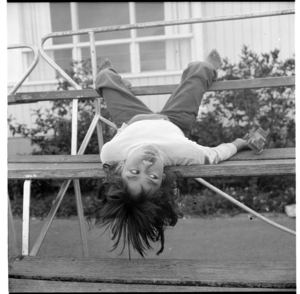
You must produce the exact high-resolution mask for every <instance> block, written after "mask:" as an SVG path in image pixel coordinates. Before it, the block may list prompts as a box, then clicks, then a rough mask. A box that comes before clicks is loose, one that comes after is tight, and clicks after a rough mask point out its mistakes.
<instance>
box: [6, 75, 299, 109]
mask: <svg viewBox="0 0 300 294" xmlns="http://www.w3.org/2000/svg"><path fill="white" fill-rule="evenodd" d="M294 85H295V77H294V76H291V77H272V78H257V79H246V80H233V81H219V82H214V83H213V84H212V85H211V87H210V88H209V89H208V92H210V91H227V90H243V89H258V88H273V87H291V86H294ZM177 87H178V85H177V84H172V85H156V86H143V87H132V88H130V90H131V92H132V93H133V94H134V95H136V96H144V95H161V94H172V93H173V92H174V91H175V89H176V88H177ZM95 98H100V96H99V94H98V92H97V91H96V90H94V89H83V90H68V91H48V92H47V91H44V92H27V93H21V92H20V93H16V94H15V95H8V96H7V101H8V105H11V104H19V103H32V102H38V101H50V100H61V99H95Z"/></svg>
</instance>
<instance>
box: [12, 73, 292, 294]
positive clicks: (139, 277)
mask: <svg viewBox="0 0 300 294" xmlns="http://www.w3.org/2000/svg"><path fill="white" fill-rule="evenodd" d="M294 84H295V80H294V77H283V78H265V79H253V80H249V81H245V80H244V81H225V82H215V83H214V84H213V85H212V87H211V88H210V91H212V90H214V91H219V90H225V89H226V90H228V89H236V90H238V89H245V88H247V89H249V88H261V87H278V86H293V85H294ZM175 87H176V85H167V86H151V87H136V88H132V91H133V93H134V94H136V95H149V94H152V95H154V94H166V93H169V94H170V93H171V92H172V91H173V90H174V88H175ZM81 98H84V99H95V98H99V96H98V94H97V92H96V91H95V90H73V91H57V92H38V93H17V94H15V95H10V96H8V103H9V104H15V103H32V102H36V101H43V100H56V99H81ZM167 169H169V170H172V171H176V172H178V173H179V175H180V176H181V177H189V178H196V177H231V176H262V175H270V176H273V175H294V174H295V148H279V149H266V150H264V152H263V153H262V154H260V155H255V154H254V152H253V151H242V152H240V153H238V154H236V155H234V156H233V157H232V158H230V159H229V160H228V161H225V162H222V163H220V164H218V165H206V166H202V165H201V166H198V165H194V166H173V167H167ZM104 176H105V174H104V171H103V169H102V164H101V162H100V158H99V155H55V156H53V155H51V156H13V157H10V158H9V159H8V178H9V179H22V180H35V179H63V180H71V179H84V178H103V177H104ZM25 182H26V181H25ZM50 223H51V222H50ZM50 223H48V226H50ZM33 247H35V246H33ZM36 252H37V251H36ZM36 252H31V253H30V255H35V254H36ZM9 265H10V267H9V277H10V291H12V292H18V291H21V292H22V291H26V289H28V290H31V291H38V292H39V291H41V292H42V291H43V290H44V289H47V291H50V290H51V291H52V290H57V291H74V292H75V291H122V292H123V291H153V290H154V291H169V292H176V291H217V290H220V287H222V291H224V292H225V291H246V290H249V289H251V290H253V291H255V290H257V291H258V290H259V291H262V290H266V291H267V290H270V289H272V291H292V292H294V291H295V288H296V266H295V263H291V262H290V261H287V262H269V261H261V262H248V261H247V262H246V261H245V262H243V261H241V262H239V263H236V262H230V261H229V262H225V263H224V262H220V263H215V262H209V261H205V260H197V261H195V260H159V261H158V260H131V261H128V260H124V259H99V260H97V259H89V258H71V259H70V258H43V257H35V256H27V257H24V256H22V257H21V256H19V257H12V258H11V259H10V261H9ZM125 268H126V271H124V269H125ZM154 286H155V287H154Z"/></svg>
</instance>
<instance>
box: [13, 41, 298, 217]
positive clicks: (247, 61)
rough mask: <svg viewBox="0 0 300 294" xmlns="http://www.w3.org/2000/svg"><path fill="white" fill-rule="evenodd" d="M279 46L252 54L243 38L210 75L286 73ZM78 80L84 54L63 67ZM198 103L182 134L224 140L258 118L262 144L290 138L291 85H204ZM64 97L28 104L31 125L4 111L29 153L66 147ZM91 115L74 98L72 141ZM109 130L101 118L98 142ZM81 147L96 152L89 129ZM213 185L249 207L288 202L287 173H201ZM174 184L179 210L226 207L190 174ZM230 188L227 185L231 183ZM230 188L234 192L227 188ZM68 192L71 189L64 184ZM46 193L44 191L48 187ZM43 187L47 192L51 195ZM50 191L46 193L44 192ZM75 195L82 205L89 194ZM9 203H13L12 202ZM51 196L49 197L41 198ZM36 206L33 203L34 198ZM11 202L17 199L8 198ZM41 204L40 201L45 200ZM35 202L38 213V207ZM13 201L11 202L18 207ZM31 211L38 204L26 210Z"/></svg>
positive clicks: (289, 69) (17, 191)
mask: <svg viewBox="0 0 300 294" xmlns="http://www.w3.org/2000/svg"><path fill="white" fill-rule="evenodd" d="M278 54H279V50H276V49H275V50H274V51H271V52H270V53H268V54H267V53H265V54H261V55H258V54H256V53H254V52H252V51H250V50H249V49H248V47H246V46H244V47H243V48H242V53H241V56H240V61H239V62H238V63H237V64H232V63H230V62H229V60H228V59H227V58H225V59H224V60H223V66H222V72H221V74H220V75H219V78H218V80H240V79H251V78H263V77H276V76H290V75H294V74H295V60H294V58H290V59H287V60H286V61H279V60H278ZM66 72H67V73H68V75H69V76H70V77H71V78H73V79H74V80H75V81H76V82H77V83H78V84H79V85H80V86H82V88H84V89H86V88H92V71H91V63H90V60H87V61H81V62H73V64H72V65H71V67H70V68H69V69H67V70H66ZM68 89H71V85H70V84H69V83H68V82H67V81H66V80H64V79H62V78H58V90H68ZM203 106H204V107H205V111H203V112H202V113H201V115H200V117H199V118H198V119H197V120H196V122H195V124H194V126H193V129H192V131H191V134H190V139H191V140H193V141H195V142H197V143H198V144H201V145H204V146H216V145H218V144H221V143H224V142H231V141H233V140H234V139H236V138H238V137H243V136H244V135H245V134H246V133H247V132H249V131H250V130H255V129H256V128H258V126H261V127H262V128H263V129H264V130H267V131H268V132H269V136H268V144H267V148H280V147H294V146H295V119H294V116H295V90H294V87H280V88H278V87H277V88H264V89H257V90H252V89H250V90H243V91H219V92H214V93H207V94H206V95H205V97H204V98H203ZM71 107H72V105H71V102H70V101H67V100H61V101H55V102H52V107H51V108H50V109H47V110H46V111H45V112H42V110H41V109H39V110H37V111H35V112H34V115H35V116H36V122H35V123H36V127H34V128H31V129H29V128H27V127H26V126H25V125H21V124H18V123H15V122H13V119H12V118H10V119H9V127H10V129H11V130H12V132H13V133H19V134H22V135H23V136H25V137H30V138H31V141H32V143H33V144H37V145H38V146H39V150H34V151H33V154H70V152H71V150H70V147H71V146H70V145H71V144H70V142H71V120H70V117H69V113H70V109H71ZM101 114H102V116H103V117H105V118H106V119H109V120H111V118H110V115H109V112H108V111H107V109H106V104H105V102H104V101H101ZM93 116H94V107H93V102H92V101H90V100H79V103H78V146H80V143H81V142H82V140H83V138H84V136H85V134H86V132H87V130H88V127H89V126H90V123H91V121H92V118H93ZM114 133H115V131H114V130H113V129H112V128H111V127H109V126H108V125H106V124H103V138H104V142H107V141H109V140H110V139H111V138H112V137H113V136H114ZM85 153H86V154H98V153H99V149H98V142H97V137H96V134H93V136H92V138H91V140H90V142H89V144H88V146H87V149H86V152H85ZM207 180H208V181H209V182H210V183H212V184H213V185H215V186H217V187H219V188H220V189H222V190H223V191H228V192H230V193H231V194H235V195H233V196H234V197H237V198H238V200H241V201H242V202H243V203H245V204H246V205H249V206H250V207H252V208H253V209H255V210H257V211H268V210H269V211H283V209H284V205H285V204H290V203H294V202H295V177H293V176H289V177H287V176H285V177H259V178H257V177H254V178H253V177H235V178H234V179H231V178H229V179H228V178H209V179H207ZM80 183H81V190H82V191H83V192H84V193H85V194H87V195H91V191H92V190H93V189H94V187H95V186H96V185H97V180H94V179H91V180H81V181H80ZM59 185H60V184H59V181H52V180H49V181H33V187H32V198H36V199H40V197H41V195H45V193H46V195H47V192H49V191H50V192H52V194H53V189H58V188H59ZM178 186H179V188H180V190H181V192H182V195H185V196H184V197H183V202H182V209H183V211H184V212H185V213H196V214H201V215H207V214H210V213H220V212H225V211H227V212H230V211H232V212H234V211H239V208H236V207H235V208H234V207H233V204H231V203H230V202H228V201H227V200H223V199H220V197H219V196H212V195H213V194H214V193H213V192H211V191H208V190H207V189H206V188H204V187H202V186H201V185H200V184H199V183H197V182H196V181H194V180H192V179H180V180H179V183H178ZM232 189H233V190H232ZM21 191H22V185H21V184H20V182H18V181H10V183H9V194H10V197H11V198H12V199H14V200H15V201H17V199H18V198H19V196H20V195H21V194H22V192H21ZM233 192H234V193H233ZM70 193H71V191H70ZM230 193H229V194H230ZM48 194H49V195H50V194H51V193H48ZM52 194H51V195H52ZM191 194H192V195H196V196H197V199H198V202H201V204H198V205H196V206H193V205H192V202H193V201H191V197H192V196H191ZM49 197H50V198H51V197H53V196H49ZM65 198H66V199H64V201H65V203H68V202H70V203H71V202H72V201H73V204H72V205H71V206H70V207H73V208H74V209H72V208H71V209H60V211H61V213H62V215H65V216H69V215H72V214H76V210H75V205H74V200H73V199H72V200H68V199H69V198H68V197H67V195H66V197H65ZM85 198H86V199H88V201H85V199H83V202H84V203H86V204H85V209H86V212H88V211H89V209H90V208H89V207H90V206H89V203H91V202H92V201H93V200H92V197H91V196H86V197H85ZM12 204H13V203H12ZM48 204H49V205H50V204H51V201H48ZM36 205H37V206H38V204H36ZM16 207H18V205H17V206H16ZM47 207H48V206H47ZM47 209H48V208H47ZM42 210H43V209H42V208H41V213H40V214H41V215H43V214H44V212H42ZM18 211H19V210H18V209H16V210H15V212H16V213H18ZM34 213H36V214H38V212H37V211H36V212H34Z"/></svg>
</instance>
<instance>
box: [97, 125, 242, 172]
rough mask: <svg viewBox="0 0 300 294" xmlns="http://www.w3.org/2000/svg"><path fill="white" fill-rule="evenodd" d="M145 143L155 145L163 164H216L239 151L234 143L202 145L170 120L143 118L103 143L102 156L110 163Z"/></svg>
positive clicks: (103, 159) (101, 158)
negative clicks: (213, 145)
mask: <svg viewBox="0 0 300 294" xmlns="http://www.w3.org/2000/svg"><path fill="white" fill-rule="evenodd" d="M142 144H147V145H148V144H151V145H154V146H156V147H157V148H158V150H159V151H160V156H161V158H162V159H163V164H164V166H171V165H193V164H217V163H218V162H221V161H223V160H226V159H228V158H230V157H231V156H232V155H234V154H236V152H237V148H236V147H235V145H234V144H232V143H224V144H221V145H219V146H217V147H213V148H211V147H205V146H201V145H199V144H197V143H196V142H194V141H191V140H189V139H188V138H186V137H185V136H184V134H183V132H182V131H181V130H180V128H178V127H177V126H176V125H174V124H173V123H172V122H170V121H168V120H163V119H159V120H141V121H137V122H134V123H132V124H130V125H127V124H125V123H123V125H122V127H121V128H120V129H119V130H118V132H117V134H116V135H115V136H114V138H113V139H112V140H111V141H109V142H107V143H106V144H104V146H103V147H102V150H101V154H100V160H101V162H102V163H107V164H114V163H117V162H119V161H122V160H125V159H126V157H127V154H128V152H130V151H131V150H132V149H133V148H136V147H137V146H139V145H142Z"/></svg>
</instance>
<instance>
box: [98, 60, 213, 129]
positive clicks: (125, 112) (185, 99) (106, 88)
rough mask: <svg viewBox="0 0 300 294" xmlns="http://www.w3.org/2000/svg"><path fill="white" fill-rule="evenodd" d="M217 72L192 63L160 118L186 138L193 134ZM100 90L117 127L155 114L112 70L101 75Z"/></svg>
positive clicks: (203, 64) (107, 69)
mask: <svg viewBox="0 0 300 294" xmlns="http://www.w3.org/2000/svg"><path fill="white" fill-rule="evenodd" d="M216 77H217V72H216V71H215V70H214V69H213V68H212V67H211V66H210V64H208V63H206V62H192V63H190V64H189V65H188V67H187V69H185V70H184V72H183V74H182V77H181V82H180V84H179V86H178V88H177V89H176V90H175V92H174V93H173V94H172V95H171V96H170V98H169V99H168V101H167V103H166V104H165V106H164V108H163V109H162V110H161V111H160V112H159V114H162V115H166V116H167V117H168V118H169V120H170V121H171V122H172V123H174V124H175V125H176V126H178V127H179V128H180V129H181V130H182V131H183V133H184V134H187V133H189V132H190V130H191V128H192V125H193V122H194V121H195V119H196V116H197V114H198V111H199V106H200V104H201V100H202V96H203V94H204V93H205V91H206V90H207V89H208V88H209V87H210V85H211V84H212V82H213V81H214V80H215V79H216ZM96 90H97V91H98V93H99V94H100V95H102V96H103V98H104V99H105V101H106V104H107V107H108V110H109V112H110V114H111V116H112V118H113V121H114V123H115V124H116V125H117V127H118V128H119V127H121V125H122V123H126V122H128V121H129V120H130V119H132V118H133V117H134V116H136V115H138V114H153V111H152V110H150V109H149V108H148V107H147V106H146V105H145V104H144V103H143V102H142V101H141V100H139V99H138V98H137V97H135V96H134V95H133V94H132V93H131V92H130V90H129V89H128V88H127V87H126V85H125V84H124V82H123V80H122V78H121V76H120V75H118V74H117V73H116V72H115V71H114V70H113V69H112V68H106V69H104V70H102V71H100V72H99V73H98V75H97V79H96Z"/></svg>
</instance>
